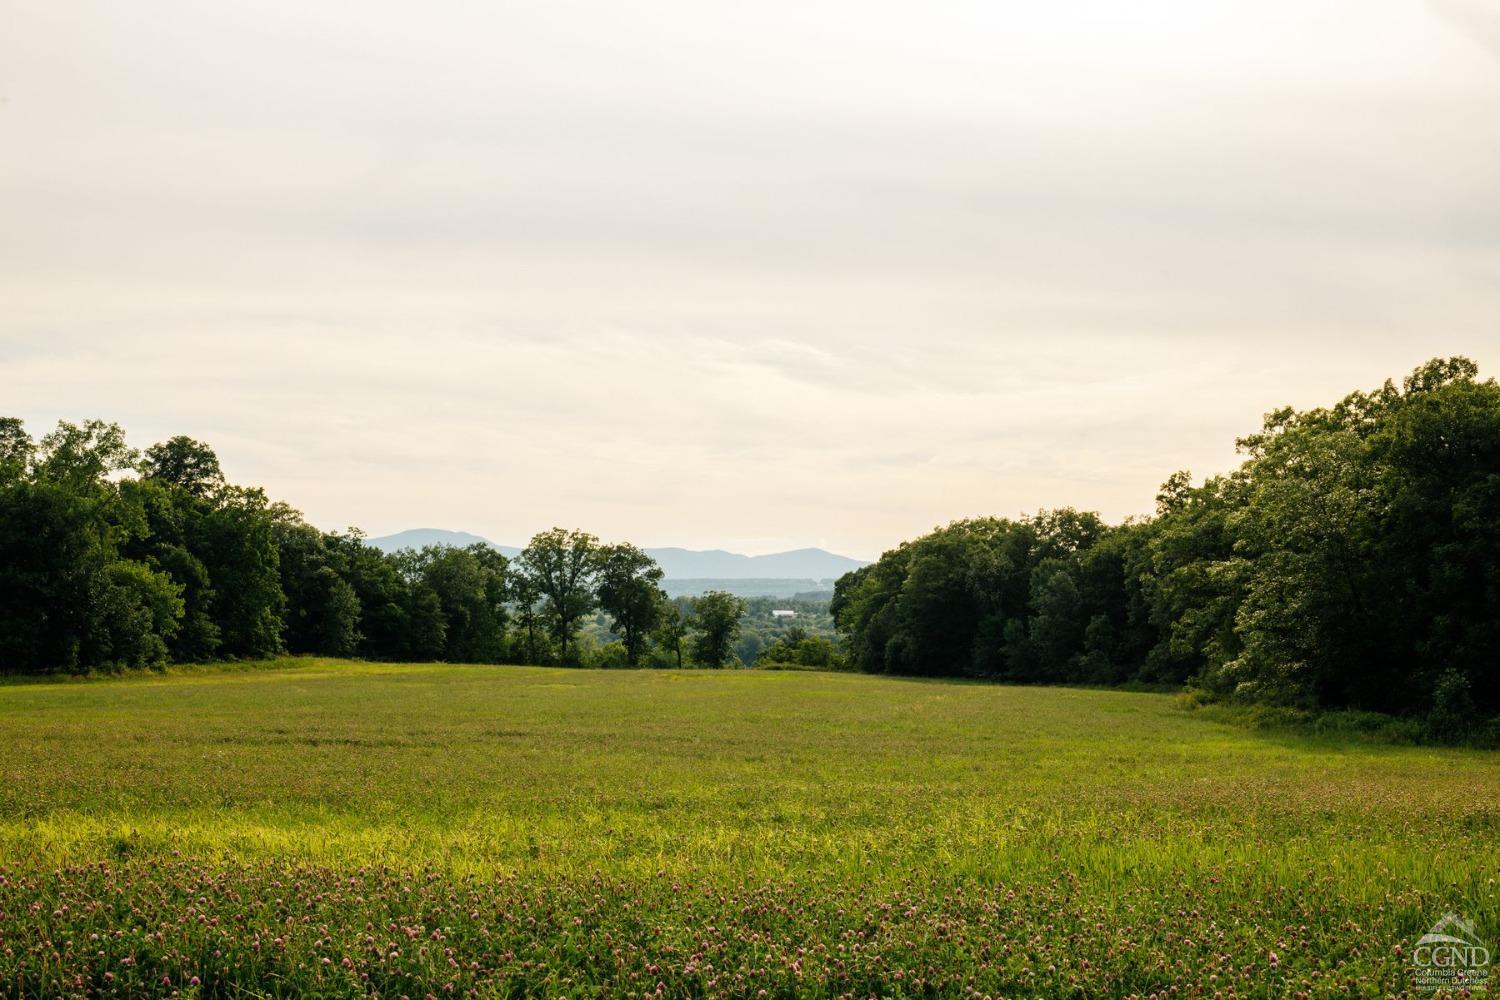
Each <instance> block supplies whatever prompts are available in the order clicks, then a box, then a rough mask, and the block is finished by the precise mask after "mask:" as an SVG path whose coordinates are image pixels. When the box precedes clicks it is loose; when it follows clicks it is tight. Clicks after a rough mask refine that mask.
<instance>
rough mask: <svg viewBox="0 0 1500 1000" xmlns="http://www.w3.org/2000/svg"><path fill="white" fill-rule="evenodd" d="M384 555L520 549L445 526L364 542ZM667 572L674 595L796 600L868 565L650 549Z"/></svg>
mask: <svg viewBox="0 0 1500 1000" xmlns="http://www.w3.org/2000/svg"><path fill="white" fill-rule="evenodd" d="M366 542H367V544H369V545H372V546H374V547H375V548H377V549H381V550H382V551H385V552H394V551H395V550H397V549H407V548H421V547H423V546H425V545H456V546H465V545H474V544H476V543H479V544H484V545H489V546H491V547H492V548H494V549H496V550H497V551H499V552H502V553H504V554H505V555H507V556H515V555H518V554H519V553H520V551H521V550H520V549H519V548H517V547H516V546H514V545H500V544H498V543H496V542H492V541H490V540H489V539H488V538H484V537H482V536H480V535H475V534H471V533H469V532H466V531H447V530H444V529H442V528H412V529H410V530H408V531H401V532H397V533H396V534H394V535H383V536H381V537H379V538H370V539H367V540H366ZM645 552H646V554H647V555H649V556H651V558H653V559H655V560H656V562H657V564H658V565H659V566H661V568H662V570H663V572H664V573H665V574H666V583H665V587H666V590H667V592H668V593H671V594H674V595H675V594H694V593H702V592H703V591H705V590H729V591H732V592H734V593H737V594H741V595H742V596H746V597H792V596H794V595H796V594H801V593H813V592H826V591H830V590H832V589H833V581H834V580H837V579H838V578H839V577H841V576H843V575H844V574H845V573H847V572H849V571H850V570H852V569H858V568H859V567H861V566H864V565H867V563H866V562H865V561H864V560H861V559H851V558H850V557H848V556H841V555H838V554H836V553H833V552H828V551H825V550H823V549H816V548H808V549H793V550H791V551H789V552H773V553H770V554H768V555H763V556H747V555H742V554H740V553H738V552H726V551H724V550H722V549H707V550H700V549H683V548H675V547H666V548H656V549H651V548H648V549H646V550H645Z"/></svg>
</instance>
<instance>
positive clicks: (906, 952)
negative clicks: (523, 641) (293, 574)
mask: <svg viewBox="0 0 1500 1000" xmlns="http://www.w3.org/2000/svg"><path fill="white" fill-rule="evenodd" d="M0 748H3V753H0V946H3V947H0V994H6V993H7V992H10V993H14V994H18V995H29V994H32V993H37V994H39V993H42V992H44V991H45V992H46V993H47V994H48V995H52V994H55V993H57V992H62V993H64V994H77V993H82V992H87V991H98V990H103V991H106V992H108V991H111V990H118V991H119V992H121V993H122V994H123V993H126V992H130V991H134V992H135V993H136V994H137V995H139V994H140V993H141V992H142V991H143V990H146V989H147V988H148V987H149V988H152V989H155V988H156V987H160V986H161V985H162V984H163V983H164V982H165V983H166V984H169V985H170V986H171V988H173V989H179V990H182V991H183V993H184V995H190V994H192V993H195V992H202V993H208V994H220V993H226V994H227V993H230V992H233V990H232V987H235V988H237V987H238V986H246V987H249V988H250V989H252V990H257V991H261V992H268V993H278V992H279V993H282V994H286V995H291V994H296V993H307V992H323V993H326V994H329V995H345V994H360V993H367V992H372V991H373V992H378V993H380V994H381V995H391V996H395V995H398V994H402V993H406V994H411V995H415V996H421V995H423V993H424V992H426V991H428V990H431V991H433V992H436V993H440V994H441V993H442V992H443V987H445V986H450V985H451V990H452V992H453V993H455V994H465V993H470V994H473V995H486V996H488V995H505V994H515V993H523V992H528V991H529V992H532V993H543V994H549V995H556V994H560V995H568V996H591V995H620V994H626V993H628V994H634V995H636V996H639V995H641V994H642V993H643V992H647V993H653V994H654V993H655V991H656V990H657V989H658V984H659V985H660V989H661V992H662V995H674V996H676V995H701V994H705V993H706V994H724V995H745V996H758V995H760V991H761V990H765V991H766V995H839V994H847V993H857V994H861V995H863V994H865V993H868V992H870V991H871V990H876V991H879V992H883V993H887V994H910V995H955V996H957V995H964V994H966V992H967V991H968V990H970V989H977V990H978V991H979V992H980V993H981V994H982V993H1006V994H1014V993H1027V994H1039V993H1040V994H1050V995H1062V994H1076V995H1080V996H1081V995H1097V994H1101V993H1103V994H1119V993H1128V992H1132V991H1136V992H1141V993H1149V992H1152V991H1156V990H1162V989H1169V988H1171V987H1173V986H1176V987H1178V989H1179V991H1180V992H1185V993H1191V992H1193V991H1194V990H1198V989H1202V990H1207V991H1209V992H1210V993H1211V992H1212V991H1213V990H1214V989H1227V988H1229V987H1233V988H1234V989H1235V990H1236V991H1237V992H1238V993H1239V994H1240V995H1252V996H1267V995H1278V996H1279V995H1284V994H1286V993H1289V992H1293V991H1296V990H1305V991H1309V992H1313V993H1320V994H1321V993H1327V994H1336V993H1342V992H1345V991H1347V990H1348V989H1350V988H1353V989H1355V990H1359V991H1364V992H1369V993H1381V994H1383V993H1386V992H1391V991H1401V990H1403V989H1406V988H1408V979H1407V976H1408V970H1407V969H1406V966H1405V958H1404V956H1403V954H1402V953H1400V952H1398V951H1397V949H1398V948H1404V949H1408V950H1409V948H1410V946H1411V943H1412V942H1413V941H1414V940H1415V939H1416V937H1417V936H1419V935H1420V934H1421V933H1423V932H1424V931H1426V930H1427V929H1428V928H1429V927H1430V926H1431V925H1432V924H1433V923H1434V922H1436V921H1437V919H1438V918H1439V917H1441V916H1442V914H1443V913H1444V912H1445V911H1448V910H1453V911H1456V912H1458V913H1460V914H1463V915H1465V916H1467V917H1468V918H1469V919H1470V920H1473V921H1474V922H1475V923H1476V924H1477V925H1478V926H1479V927H1480V928H1481V930H1483V931H1486V932H1487V933H1488V934H1490V935H1491V936H1492V937H1493V934H1494V933H1495V931H1496V929H1500V902H1497V900H1500V888H1497V877H1500V860H1497V859H1500V805H1497V804H1500V756H1497V755H1495V754H1493V753H1489V754H1486V753H1482V752H1476V751H1458V750H1439V749H1430V748H1411V747H1392V746H1373V745H1362V746H1351V745H1341V744H1338V743H1334V742H1316V741H1310V740H1306V739H1294V738H1290V737H1284V736H1283V737H1273V736H1266V735H1257V734H1253V733H1249V732H1245V731H1243V730H1239V729H1234V728H1230V727H1228V726H1223V725H1219V724H1215V723H1213V722H1209V721H1205V720H1202V719H1199V718H1197V717H1195V716H1193V715H1191V714H1189V713H1186V712H1183V711H1182V710H1180V709H1178V708H1176V707H1174V703H1173V701H1172V699H1171V698H1170V697H1167V696H1161V695H1151V694H1136V693H1124V692H1102V691H1082V690H1065V689H1045V688H1009V687H997V686H987V685H978V684H966V683H947V682H923V681H912V680H896V679H885V678H877V677H869V676H858V675H844V674H820V673H770V672H755V671H734V672H696V671H684V672H677V671H651V672H592V671H576V670H554V669H539V668H517V667H494V668H491V667H472V666H444V665H423V666H390V665H380V664H355V663H345V662H336V661H316V660H298V661H288V662H285V663H281V664H271V665H263V667H261V668H250V669H243V670H236V671H229V672H215V671H200V672H181V673H176V674H171V675H167V676H146V677H137V678H129V679H124V680H118V681H103V682H66V683H16V684H8V685H0ZM48 914H50V917H49V916H48ZM116 931H120V932H121V933H120V934H119V935H116V934H115V932H116ZM96 933H97V934H99V935H100V938H99V939H98V940H97V941H96V940H95V939H94V938H93V937H91V935H93V934H96ZM64 942H67V944H66V945H64ZM1273 953H1274V957H1273ZM325 959H326V960H327V961H326V962H325ZM106 976H108V977H109V978H106ZM194 977H196V978H197V980H198V982H197V983H196V984H194V983H193V978H194ZM163 991H164V992H166V990H163Z"/></svg>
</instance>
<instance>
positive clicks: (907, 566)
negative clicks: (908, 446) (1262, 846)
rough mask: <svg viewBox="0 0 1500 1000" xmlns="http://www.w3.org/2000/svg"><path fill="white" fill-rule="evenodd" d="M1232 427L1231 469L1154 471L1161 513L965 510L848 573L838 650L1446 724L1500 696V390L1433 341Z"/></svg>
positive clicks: (1014, 676) (838, 607)
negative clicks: (1355, 385) (1373, 379)
mask: <svg viewBox="0 0 1500 1000" xmlns="http://www.w3.org/2000/svg"><path fill="white" fill-rule="evenodd" d="M1238 446H1239V450H1240V452H1241V454H1243V455H1244V456H1245V457H1244V461H1243V463H1242V464H1241V465H1240V466H1239V468H1237V469H1235V470H1234V471H1233V472H1230V473H1229V474H1227V475H1221V476H1214V477H1211V478H1209V479H1207V480H1206V481H1204V482H1202V483H1201V484H1197V485H1194V483H1193V481H1192V479H1191V477H1190V475H1189V474H1188V473H1186V472H1178V473H1175V474H1174V475H1172V476H1171V477H1169V478H1168V479H1167V481H1166V483H1165V484H1164V485H1163V486H1162V488H1161V491H1160V493H1159V494H1158V496H1157V498H1156V514H1155V516H1154V517H1149V518H1140V519H1130V520H1127V521H1126V522H1125V523H1123V524H1118V525H1109V524H1105V523H1104V522H1103V521H1102V520H1101V519H1100V518H1099V516H1098V515H1096V514H1091V513H1084V512H1079V511H1075V510H1071V509H1061V510H1052V511H1044V512H1042V513H1039V514H1037V515H1036V516H1034V517H1020V518H1014V519H1011V518H978V519H974V520H966V521H959V522H955V523H953V524H950V525H948V526H947V527H943V528H939V529H938V530H936V531H934V532H932V533H931V534H928V535H925V536H923V537H921V538H918V539H916V540H915V541H911V542H907V543H905V544H903V545H901V546H900V547H899V548H896V549H894V550H892V551H890V552H887V553H885V554H884V555H883V556H882V557H881V558H880V560H879V561H878V562H876V563H873V564H871V565H870V566H867V567H864V568H862V569H859V570H855V571H854V572H852V573H849V574H848V575H846V576H845V577H843V578H842V579H841V580H839V581H838V584H837V589H836V591H835V596H834V599H833V606H832V610H833V614H834V616H835V620H836V623H837V626H838V629H839V631H840V634H841V636H842V638H843V640H844V644H845V650H846V654H847V656H848V658H849V660H850V662H851V665H852V666H853V667H854V668H855V669H859V670H864V671H870V672H876V673H901V674H920V675H935V676H936V675H941V676H953V675H962V676H975V677H989V678H997V679H1003V680H1010V681H1022V682H1045V683H1084V684H1103V685H1112V684H1123V683H1130V682H1144V683H1150V684H1171V685H1184V684H1186V685H1191V686H1192V687H1194V688H1196V689H1199V690H1201V691H1203V692H1207V693H1208V694H1210V695H1212V696H1214V697H1222V698H1233V699H1238V700H1243V701H1249V702H1257V703H1268V704H1276V705H1287V706H1297V707H1304V708H1318V709H1329V708H1334V709H1346V708H1347V709H1359V710H1368V711H1378V712H1383V713H1390V714H1396V715H1411V716H1422V717H1425V718H1427V719H1429V720H1431V724H1432V726H1433V727H1434V728H1435V729H1437V730H1439V731H1442V732H1445V733H1447V734H1449V735H1452V734H1453V733H1454V732H1456V731H1459V730H1462V729H1464V728H1466V727H1469V726H1471V725H1473V724H1474V723H1475V721H1476V720H1477V719H1480V718H1482V717H1486V716H1492V715H1494V714H1495V713H1496V712H1500V386H1497V385H1496V383H1495V381H1494V380H1493V379H1489V380H1484V381H1481V380H1480V379H1479V377H1478V369H1477V367H1476V366H1475V365H1474V363H1473V362H1471V361H1469V360H1468V359H1465V358H1451V359H1446V360H1441V359H1440V360H1433V361H1431V362H1428V363H1427V364H1425V365H1423V366H1421V367H1420V368H1418V369H1416V370H1415V371H1414V372H1413V373H1412V374H1411V375H1410V376H1409V377H1407V378H1406V379H1405V380H1404V381H1403V382H1402V384H1401V385H1400V386H1399V387H1398V386H1397V385H1395V384H1394V383H1393V382H1391V381H1387V382H1386V383H1385V384H1384V385H1383V386H1382V387H1381V388H1379V389H1376V390H1375V391H1373V392H1355V393H1352V394H1350V395H1348V396H1346V397H1345V398H1344V399H1342V400H1341V401H1339V402H1338V403H1337V404H1335V405H1333V406H1331V407H1326V408H1318V409H1312V410H1307V411H1302V412H1299V411H1296V410H1294V409H1291V408H1286V409H1281V410H1277V411H1275V412H1273V413H1271V414H1269V415H1267V417H1266V419H1265V422H1264V426H1263V427H1262V428H1261V430H1260V431H1259V432H1258V433H1255V434H1252V435H1250V436H1248V437H1246V438H1243V439H1242V440H1240V441H1239V442H1238Z"/></svg>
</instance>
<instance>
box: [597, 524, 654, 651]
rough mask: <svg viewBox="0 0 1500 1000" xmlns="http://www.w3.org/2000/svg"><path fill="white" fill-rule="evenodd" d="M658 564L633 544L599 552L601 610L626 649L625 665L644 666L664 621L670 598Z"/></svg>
mask: <svg viewBox="0 0 1500 1000" xmlns="http://www.w3.org/2000/svg"><path fill="white" fill-rule="evenodd" d="M661 578H662V569H661V567H660V566H658V565H656V560H654V559H652V558H651V557H650V556H648V555H646V553H644V552H642V551H641V550H640V549H638V548H636V547H635V546H634V545H630V544H620V545H607V546H605V547H604V548H603V549H602V550H601V551H600V560H599V606H600V607H601V608H603V609H604V611H605V612H606V613H607V614H608V615H609V616H610V628H611V629H613V630H614V632H615V633H616V634H618V635H619V637H620V641H621V642H622V643H623V644H624V646H625V663H626V664H627V665H628V666H632V667H634V666H636V665H638V664H639V663H640V662H641V654H642V653H643V652H644V651H645V648H646V640H647V637H648V636H650V634H651V632H652V630H654V629H655V628H656V627H657V625H658V623H659V622H660V621H661V616H662V608H663V606H664V605H665V603H666V598H667V595H666V593H665V592H664V591H663V590H662V589H661Z"/></svg>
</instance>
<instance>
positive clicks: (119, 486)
mask: <svg viewBox="0 0 1500 1000" xmlns="http://www.w3.org/2000/svg"><path fill="white" fill-rule="evenodd" d="M1239 446H1240V449H1241V451H1242V453H1243V454H1244V455H1245V460H1244V462H1243V464H1242V465H1241V466H1240V467H1239V468H1238V469H1236V470H1234V471H1233V472H1231V473H1229V474H1227V475H1221V476H1215V477H1212V478H1210V479H1208V480H1206V481H1205V482H1203V483H1201V484H1198V485H1194V484H1193V481H1192V480H1191V478H1190V476H1189V475H1188V474H1187V473H1185V472H1179V473H1176V474H1174V475H1172V476H1171V477H1169V478H1168V479H1167V481H1166V483H1165V485H1164V486H1163V487H1162V488H1161V491H1160V493H1159V495H1158V496H1157V511H1156V514H1155V516H1153V517H1150V518H1142V519H1132V520H1128V521H1126V522H1125V523H1123V524H1119V525H1109V524H1106V523H1105V522H1104V521H1103V520H1101V519H1100V517H1099V516H1098V515H1096V514H1091V513H1085V512H1079V511H1075V510H1071V509H1059V510H1052V511H1044V512H1042V513H1039V514H1037V515H1035V516H1033V517H1020V518H1014V519H1011V518H981V519H975V520H968V521H960V522H956V523H953V524H950V525H948V526H947V527H944V528H940V529H938V530H936V531H934V532H932V533H931V534H929V535H926V536H924V537H922V538H919V539H916V540H915V541H911V542H907V543H905V544H903V545H901V546H900V547H899V548H896V549H894V550H892V551H890V552H887V553H885V555H883V556H882V557H881V558H880V560H879V561H878V562H876V563H874V564H872V565H870V566H867V567H864V568H862V569H859V570H856V571H854V572H852V573H849V574H847V575H845V576H844V577H843V578H842V579H840V580H839V581H838V584H837V588H836V591H835V594H834V597H833V601H832V604H831V606H830V605H829V604H827V603H825V602H820V601H817V600H790V601H789V600H785V599H758V600H755V601H746V600H744V599H741V598H737V597H734V596H732V595H729V594H725V593H718V592H714V593H709V594H705V595H702V596H699V597H697V598H691V599H689V598H684V597H677V598H671V597H669V596H668V595H667V593H666V592H665V591H664V589H663V588H662V585H661V581H662V571H661V569H660V567H658V566H657V565H656V564H655V563H654V562H653V561H652V559H651V558H650V557H649V556H647V555H646V554H645V553H643V552H642V551H641V550H640V549H638V548H636V547H635V546H633V545H629V544H604V543H601V542H600V541H599V539H598V538H596V537H595V536H593V535H590V534H587V533H585V532H581V531H570V530H564V529H561V528H555V529H552V530H551V531H547V532H543V533H541V534H539V535H537V536H536V537H535V538H533V539H532V540H531V542H530V544H529V545H528V546H527V547H526V549H525V550H524V551H523V552H522V553H521V554H520V555H519V556H518V557H516V558H514V559H507V558H506V557H505V556H504V555H502V554H500V553H499V552H497V551H495V550H494V549H491V548H489V547H487V546H484V545H475V546H471V547H469V548H451V547H430V548H425V549H421V550H403V551H400V552H396V553H392V554H385V553H382V552H380V551H378V550H376V549H374V548H372V547H370V546H367V545H365V544H363V541H362V538H361V536H360V534H359V533H358V532H357V531H352V530H351V531H349V532H346V533H329V532H323V531H320V530H318V529H317V528H314V527H312V526H311V525H309V524H307V523H306V522H305V521H304V520H303V519H302V518H301V516H300V515H299V514H298V513H297V512H296V511H295V510H293V509H291V508H290V507H288V506H286V505H285V504H281V503H276V502H273V501H272V500H270V499H269V498H268V497H267V496H266V495H265V493H264V492H262V491H261V490H258V489H254V488H247V487H242V486H236V485H233V484H230V483H228V482H226V481H225V478H224V476H223V474H222V472H221V470H220V467H219V463H218V460H217V458H216V457H215V455H214V453H213V451H212V450H211V449H210V448H209V447H208V446H207V445H205V444H203V443H201V442H198V441H194V440H192V439H190V438H186V437H176V438H172V439H171V440H169V441H165V442H162V443H160V444H157V445H154V446H152V447H150V448H148V449H146V451H145V452H144V454H141V453H138V452H136V451H135V450H133V449H131V448H130V447H128V446H127V445H126V443H125V439H124V434H123V432H122V431H121V429H120V428H119V427H118V426H117V425H114V424H108V423H103V422H100V421H89V422H87V423H84V424H82V425H75V424H71V423H62V424H60V425H59V426H58V427H57V429H56V430H54V431H52V432H51V433H49V434H47V435H45V436H44V437H42V438H41V439H40V440H33V439H32V438H31V437H30V436H29V435H28V434H27V433H26V431H25V429H24V427H23V426H22V424H21V422H20V421H18V420H15V419H4V420H0V670H4V671H6V672H12V673H15V672H19V673H42V672H55V671H73V672H77V671H87V670H99V669H105V670H107V669H118V668H125V667H138V666H150V665H156V664H162V663H166V662H195V661H205V660H213V659H223V658H248V657H265V656H271V655H274V654H277V653H281V652H285V651H291V652H307V653H320V654H326V655H338V656H363V657H368V658H372V659H385V660H447V661H453V662H525V663H563V664H579V665H588V666H684V665H693V664H697V665H704V666H715V667H717V666H729V665H737V664H750V663H759V664H782V665H803V666H810V667H822V668H841V667H846V666H847V667H849V668H852V669H857V670H863V671H869V672H876V673H898V674H915V675H929V676H972V677H984V678H995V679H1001V680H1010V681H1019V682H1042V683H1087V684H1121V683H1132V682H1136V683H1141V682H1144V683H1151V684H1170V685H1189V686H1191V687H1193V688H1194V689H1196V690H1199V691H1201V692H1204V693H1205V694H1206V695H1208V696H1210V697H1224V698H1233V699H1239V700H1244V701H1250V702H1258V703H1269V704H1279V705H1291V706H1300V707H1311V708H1356V709H1364V710H1371V711H1380V712H1386V713H1393V714H1398V715H1415V716H1421V717H1423V718H1426V719H1429V720H1431V722H1432V725H1433V727H1434V729H1436V730H1439V731H1444V732H1450V733H1457V732H1461V731H1463V730H1465V729H1467V728H1469V727H1471V726H1472V725H1474V724H1475V723H1476V722H1477V721H1478V720H1482V719H1484V718H1486V717H1489V716H1492V715H1494V714H1495V713H1496V712H1497V711H1500V669H1497V666H1496V662H1497V649H1500V592H1497V588H1500V386H1497V385H1496V383H1495V382H1494V381H1493V380H1484V381H1481V380H1480V379H1479V376H1478V371H1477V368H1476V366H1475V365H1474V364H1473V363H1472V362H1470V361H1468V360H1466V359H1462V358H1454V359H1449V360H1434V361H1431V362H1429V363H1427V364H1426V365H1424V366H1422V367H1421V368H1419V369H1417V370H1416V371H1415V372H1413V373H1412V374H1411V375H1410V376H1409V377H1408V378H1406V379H1405V380H1404V381H1403V383H1402V384H1401V386H1399V387H1397V386H1396V385H1395V384H1394V383H1391V382H1387V383H1386V384H1385V385H1384V386H1382V387H1381V388H1379V389H1377V390H1375V391H1373V392H1356V393H1353V394H1351V395H1349V396H1347V397H1346V398H1344V399H1343V400H1342V401H1340V402H1339V403H1337V404H1336V405H1334V406H1332V407H1329V408H1322V409H1314V410H1309V411H1306V412H1297V411H1295V410H1292V409H1283V410H1278V411H1276V412H1274V413H1271V414H1270V415H1268V416H1267V418H1266V421H1265V425H1264V427H1263V428H1262V430H1261V431H1260V432H1259V433H1256V434H1253V435H1251V436H1249V437H1247V438H1244V439H1243V440H1241V441H1240V442H1239ZM777 608H782V609H790V610H795V611H797V613H798V615H797V617H796V618H794V619H788V618H776V617H773V616H772V614H771V612H772V610H773V609H777ZM835 627H836V628H837V632H838V641H835V637H834V629H835Z"/></svg>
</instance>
